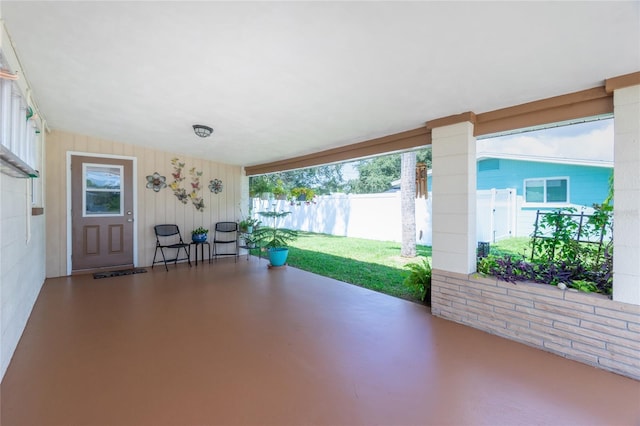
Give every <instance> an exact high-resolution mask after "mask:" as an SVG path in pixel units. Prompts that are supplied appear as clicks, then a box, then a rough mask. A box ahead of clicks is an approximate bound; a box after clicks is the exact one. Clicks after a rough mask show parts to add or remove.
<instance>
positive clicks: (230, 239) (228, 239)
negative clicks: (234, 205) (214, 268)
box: [213, 222, 240, 262]
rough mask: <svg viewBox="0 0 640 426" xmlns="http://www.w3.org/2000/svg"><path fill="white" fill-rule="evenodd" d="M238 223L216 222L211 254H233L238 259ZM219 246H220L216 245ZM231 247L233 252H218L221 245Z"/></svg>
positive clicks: (216, 256) (216, 255) (215, 255)
mask: <svg viewBox="0 0 640 426" xmlns="http://www.w3.org/2000/svg"><path fill="white" fill-rule="evenodd" d="M238 236H239V235H238V224H237V223H236V222H218V223H216V226H215V227H214V231H213V256H214V257H215V258H216V260H217V259H218V256H235V257H236V262H237V261H238V255H239V253H240V252H239V250H238V248H239V247H238ZM218 246H220V247H218ZM229 246H232V247H233V252H229V251H226V252H224V253H220V251H219V250H220V248H221V247H229Z"/></svg>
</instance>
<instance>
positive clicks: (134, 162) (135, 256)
mask: <svg viewBox="0 0 640 426" xmlns="http://www.w3.org/2000/svg"><path fill="white" fill-rule="evenodd" d="M73 156H81V157H95V158H113V159H118V160H131V162H132V165H133V167H132V169H133V170H132V172H131V174H132V176H131V179H132V181H133V182H132V186H133V188H132V193H133V266H138V185H137V184H136V179H137V177H138V157H130V156H127V155H110V154H96V153H93V152H81V151H67V165H66V167H67V168H66V171H67V188H66V191H67V275H71V271H72V263H71V251H72V250H71V249H72V239H71V230H72V228H71V225H72V224H71V157H73Z"/></svg>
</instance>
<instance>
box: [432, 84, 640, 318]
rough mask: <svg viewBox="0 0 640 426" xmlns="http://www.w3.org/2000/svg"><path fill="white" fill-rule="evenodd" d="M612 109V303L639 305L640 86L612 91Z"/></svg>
mask: <svg viewBox="0 0 640 426" xmlns="http://www.w3.org/2000/svg"><path fill="white" fill-rule="evenodd" d="M613 108H614V126H615V134H614V207H613V217H614V228H613V253H614V255H613V274H614V275H613V300H615V301H619V302H625V303H631V304H634V305H640V86H638V85H636V86H630V87H625V88H621V89H617V90H615V91H614V93H613ZM434 183H435V181H434Z"/></svg>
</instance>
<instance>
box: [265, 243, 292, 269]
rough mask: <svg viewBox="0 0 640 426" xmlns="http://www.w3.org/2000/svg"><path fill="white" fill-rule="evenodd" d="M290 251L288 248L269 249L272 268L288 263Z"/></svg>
mask: <svg viewBox="0 0 640 426" xmlns="http://www.w3.org/2000/svg"><path fill="white" fill-rule="evenodd" d="M287 256H289V249H288V248H286V247H276V248H271V249H269V262H271V266H282V265H284V264H285V263H286V262H287Z"/></svg>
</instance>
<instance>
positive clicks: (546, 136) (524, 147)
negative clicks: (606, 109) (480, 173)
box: [477, 119, 613, 161]
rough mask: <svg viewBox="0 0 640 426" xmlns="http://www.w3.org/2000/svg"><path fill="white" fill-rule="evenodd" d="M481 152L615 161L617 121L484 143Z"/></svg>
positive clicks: (559, 128)
mask: <svg viewBox="0 0 640 426" xmlns="http://www.w3.org/2000/svg"><path fill="white" fill-rule="evenodd" d="M477 150H478V151H479V152H500V153H503V154H515V155H536V156H543V157H560V158H576V159H581V160H600V161H602V160H604V161H613V119H605V120H599V121H590V122H587V123H579V124H572V125H568V126H561V127H555V128H549V129H542V130H536V131H533V132H526V133H519V134H515V135H508V136H501V137H496V138H489V139H482V140H479V141H478V145H477Z"/></svg>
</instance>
